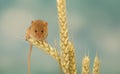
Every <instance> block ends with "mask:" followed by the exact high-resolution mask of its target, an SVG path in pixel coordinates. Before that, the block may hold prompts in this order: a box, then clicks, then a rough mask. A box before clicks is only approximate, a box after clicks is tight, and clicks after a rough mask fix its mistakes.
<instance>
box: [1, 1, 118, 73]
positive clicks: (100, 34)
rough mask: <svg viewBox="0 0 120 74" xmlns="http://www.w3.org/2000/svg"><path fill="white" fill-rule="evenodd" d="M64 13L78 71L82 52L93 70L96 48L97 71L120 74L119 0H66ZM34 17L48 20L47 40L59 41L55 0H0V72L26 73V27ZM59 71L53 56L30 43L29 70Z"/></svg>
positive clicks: (50, 41)
mask: <svg viewBox="0 0 120 74" xmlns="http://www.w3.org/2000/svg"><path fill="white" fill-rule="evenodd" d="M67 16H68V17H67V22H68V28H69V35H70V39H71V40H72V41H73V42H74V45H75V49H76V50H75V52H76V60H77V71H78V74H81V62H82V58H83V56H85V54H89V56H90V71H92V65H93V61H94V57H95V56H96V52H97V55H98V56H99V59H100V61H101V65H100V74H120V58H119V57H120V0H67ZM36 19H43V20H45V21H47V22H48V23H49V25H48V27H49V35H48V38H47V41H48V42H49V43H50V44H51V45H52V46H53V47H55V45H54V41H55V40H56V41H57V43H58V44H59V25H58V17H57V7H56V0H0V74H27V56H28V50H29V43H28V42H26V41H25V40H24V38H25V31H26V29H27V28H28V27H29V25H30V23H31V21H32V20H36ZM59 73H60V72H59V66H58V64H57V62H56V60H55V59H53V58H52V57H51V56H49V55H46V54H45V53H44V52H42V51H41V50H40V49H38V48H36V47H33V52H32V57H31V74H59Z"/></svg>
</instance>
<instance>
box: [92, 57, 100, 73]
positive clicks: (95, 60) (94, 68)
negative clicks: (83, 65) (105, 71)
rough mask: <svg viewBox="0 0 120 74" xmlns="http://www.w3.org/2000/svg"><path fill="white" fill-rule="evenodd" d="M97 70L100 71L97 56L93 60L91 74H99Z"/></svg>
mask: <svg viewBox="0 0 120 74" xmlns="http://www.w3.org/2000/svg"><path fill="white" fill-rule="evenodd" d="M99 69H100V61H99V58H98V56H97V55H96V56H95V59H94V65H93V71H92V74H99Z"/></svg>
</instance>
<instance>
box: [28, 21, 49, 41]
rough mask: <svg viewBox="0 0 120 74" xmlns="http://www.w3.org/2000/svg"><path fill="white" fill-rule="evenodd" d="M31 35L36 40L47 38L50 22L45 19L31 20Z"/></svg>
mask: <svg viewBox="0 0 120 74" xmlns="http://www.w3.org/2000/svg"><path fill="white" fill-rule="evenodd" d="M30 32H31V34H30V37H31V38H32V39H34V40H45V39H46V37H47V35H48V23H47V22H45V21H43V20H35V21H32V22H31V26H30Z"/></svg>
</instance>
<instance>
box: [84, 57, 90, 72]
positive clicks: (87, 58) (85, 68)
mask: <svg viewBox="0 0 120 74" xmlns="http://www.w3.org/2000/svg"><path fill="white" fill-rule="evenodd" d="M89 65H90V59H89V57H88V56H85V57H84V58H83V60H82V74H89V73H90V72H89Z"/></svg>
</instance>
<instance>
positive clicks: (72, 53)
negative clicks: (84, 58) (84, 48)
mask: <svg viewBox="0 0 120 74" xmlns="http://www.w3.org/2000/svg"><path fill="white" fill-rule="evenodd" d="M69 47H70V48H69V54H70V56H69V62H70V64H69V71H70V74H77V70H76V61H75V60H76V59H75V51H74V50H75V49H74V46H73V43H72V42H69Z"/></svg>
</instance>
